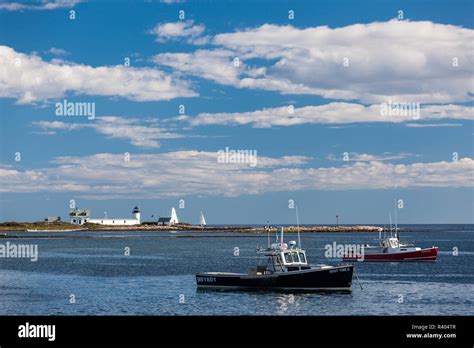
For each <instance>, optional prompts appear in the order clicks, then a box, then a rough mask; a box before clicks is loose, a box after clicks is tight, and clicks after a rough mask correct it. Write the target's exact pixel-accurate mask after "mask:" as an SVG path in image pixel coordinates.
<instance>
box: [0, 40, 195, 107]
mask: <svg viewBox="0 0 474 348" xmlns="http://www.w3.org/2000/svg"><path fill="white" fill-rule="evenodd" d="M67 92H73V93H76V94H86V95H100V96H117V97H123V98H126V99H130V100H135V101H155V100H169V99H173V98H177V97H192V96H196V95H197V94H196V92H194V91H193V90H191V88H190V85H189V83H188V82H186V81H182V80H180V79H178V78H177V77H176V76H174V75H172V74H168V73H165V72H163V71H160V70H158V69H152V68H131V67H125V66H120V65H118V66H99V67H92V66H89V65H80V64H71V63H66V62H61V61H54V62H46V61H44V60H43V59H41V58H40V57H38V56H36V55H28V54H23V53H19V52H16V51H15V50H14V49H12V48H10V47H7V46H0V97H4V98H5V97H6V98H15V99H17V102H18V103H19V104H27V103H34V102H41V101H45V100H48V99H51V98H58V97H62V96H64V95H65V94H66V93H67Z"/></svg>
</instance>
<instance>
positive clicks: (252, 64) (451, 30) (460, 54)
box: [154, 20, 474, 103]
mask: <svg viewBox="0 0 474 348" xmlns="http://www.w3.org/2000/svg"><path fill="white" fill-rule="evenodd" d="M473 41H474V30H471V29H466V28H461V27H457V26H453V25H444V24H436V23H432V22H428V21H423V22H410V21H398V20H391V21H388V22H375V23H369V24H354V25H349V26H346V27H341V28H334V29H332V28H329V27H327V26H321V27H310V28H305V29H299V28H295V27H293V26H291V25H286V26H278V25H270V24H265V25H262V26H260V27H257V28H250V29H245V30H241V31H236V32H232V33H223V34H218V35H216V36H214V37H213V38H212V41H211V42H212V43H213V44H214V45H215V46H216V48H215V49H209V50H204V51H203V50H199V51H196V52H193V53H185V54H183V53H164V54H158V55H156V56H155V57H154V60H155V62H156V63H158V64H161V65H166V66H171V67H173V68H175V69H178V70H181V71H183V72H186V73H189V74H193V75H196V76H200V77H203V78H207V79H212V80H214V81H216V82H219V83H222V84H226V85H232V86H235V87H238V88H253V89H264V90H271V91H279V92H281V93H282V94H314V95H320V96H323V97H325V98H330V99H351V100H360V101H362V102H363V103H379V102H384V101H387V100H388V99H390V98H391V99H397V100H399V101H406V102H421V103H452V102H462V101H469V100H472V99H473V98H472V93H473V77H472V76H473V72H474V68H473V66H474V55H473V51H472V45H471V43H472V42H473ZM215 51H217V52H218V55H219V58H220V59H219V60H213V61H212V63H208V64H205V65H204V66H202V60H203V58H205V57H210V58H213V57H214V56H215V54H216V53H214V52H215ZM224 52H225V55H224V54H223V53H224ZM234 57H239V59H240V62H241V64H240V65H239V69H237V71H232V69H230V68H229V66H230V67H233V65H232V63H233V62H232V60H233V58H234ZM174 58H176V60H178V63H177V62H175V59H174ZM262 62H263V63H262ZM216 64H218V66H216ZM247 70H248V71H247ZM222 75H225V78H223V76H222Z"/></svg>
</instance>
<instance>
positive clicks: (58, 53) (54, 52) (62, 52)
mask: <svg viewBox="0 0 474 348" xmlns="http://www.w3.org/2000/svg"><path fill="white" fill-rule="evenodd" d="M46 52H47V53H49V54H52V55H55V56H66V55H68V54H69V52H68V51H66V50H63V49H62V48H57V47H51V48H50V49H49V50H47V51H46Z"/></svg>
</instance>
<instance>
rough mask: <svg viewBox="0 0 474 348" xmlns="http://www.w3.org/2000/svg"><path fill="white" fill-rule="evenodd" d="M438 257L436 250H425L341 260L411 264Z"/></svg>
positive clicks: (376, 254) (433, 259)
mask: <svg viewBox="0 0 474 348" xmlns="http://www.w3.org/2000/svg"><path fill="white" fill-rule="evenodd" d="M437 257H438V248H437V247H433V248H426V249H421V250H416V251H407V252H396V253H373V254H365V255H363V256H359V255H358V256H350V257H348V256H345V257H343V258H342V260H343V261H345V262H350V261H359V262H410V261H411V262H413V261H436V258H437Z"/></svg>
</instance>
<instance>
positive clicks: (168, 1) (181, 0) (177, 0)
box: [160, 0, 186, 4]
mask: <svg viewBox="0 0 474 348" xmlns="http://www.w3.org/2000/svg"><path fill="white" fill-rule="evenodd" d="M160 2H161V3H163V4H182V3H184V2H186V0H160Z"/></svg>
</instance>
